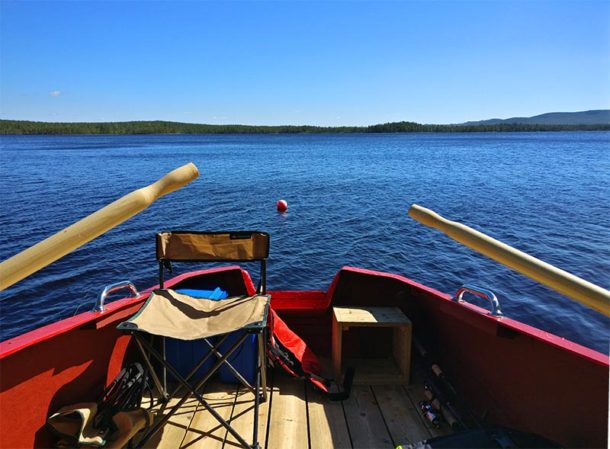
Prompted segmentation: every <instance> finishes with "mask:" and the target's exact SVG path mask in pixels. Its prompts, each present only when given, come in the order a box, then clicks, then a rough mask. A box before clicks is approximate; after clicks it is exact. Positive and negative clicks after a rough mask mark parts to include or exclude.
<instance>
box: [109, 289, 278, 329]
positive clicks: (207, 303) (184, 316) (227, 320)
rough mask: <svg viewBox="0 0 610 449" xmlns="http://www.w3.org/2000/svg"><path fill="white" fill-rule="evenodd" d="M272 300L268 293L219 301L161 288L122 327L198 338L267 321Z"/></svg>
mask: <svg viewBox="0 0 610 449" xmlns="http://www.w3.org/2000/svg"><path fill="white" fill-rule="evenodd" d="M268 303H269V296H268V295H254V296H238V297H233V298H227V299H223V300H222V301H217V300H210V299H203V298H194V297H192V296H189V295H184V294H180V293H177V292H176V291H174V290H171V289H159V290H155V291H153V292H152V293H151V295H150V297H149V298H148V300H147V302H146V304H144V306H143V307H142V309H141V310H140V312H138V313H137V314H136V315H134V316H133V317H132V318H130V319H129V320H127V321H125V322H123V323H121V325H120V328H121V329H123V330H136V331H144V332H148V333H149V334H153V335H160V336H164V337H170V338H177V339H179V340H196V339H199V338H207V337H212V336H214V335H220V334H226V333H228V332H232V331H235V330H238V329H242V328H244V327H245V326H247V325H249V324H253V323H259V322H261V321H263V320H264V318H265V310H266V308H267V304H268Z"/></svg>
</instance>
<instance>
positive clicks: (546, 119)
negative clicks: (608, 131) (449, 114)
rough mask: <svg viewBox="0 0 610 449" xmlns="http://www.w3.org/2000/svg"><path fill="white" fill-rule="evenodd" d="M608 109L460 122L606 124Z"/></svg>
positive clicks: (609, 117) (609, 110)
mask: <svg viewBox="0 0 610 449" xmlns="http://www.w3.org/2000/svg"><path fill="white" fill-rule="evenodd" d="M608 124H610V109H597V110H593V111H582V112H547V113H546V114H540V115H535V116H533V117H512V118H507V119H499V118H492V119H489V120H479V121H475V122H466V123H460V125H464V126H479V125H608Z"/></svg>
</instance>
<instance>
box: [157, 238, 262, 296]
mask: <svg viewBox="0 0 610 449" xmlns="http://www.w3.org/2000/svg"><path fill="white" fill-rule="evenodd" d="M268 257H269V234H268V233H266V232H260V231H222V232H199V231H163V232H159V233H158V234H157V260H158V261H159V285H160V287H161V288H163V268H164V267H165V266H171V265H170V263H171V262H172V261H180V262H229V261H234V262H249V261H260V262H261V282H260V284H259V289H258V290H259V293H263V294H264V293H266V290H267V287H266V282H267V275H266V268H267V263H266V262H267V258H268Z"/></svg>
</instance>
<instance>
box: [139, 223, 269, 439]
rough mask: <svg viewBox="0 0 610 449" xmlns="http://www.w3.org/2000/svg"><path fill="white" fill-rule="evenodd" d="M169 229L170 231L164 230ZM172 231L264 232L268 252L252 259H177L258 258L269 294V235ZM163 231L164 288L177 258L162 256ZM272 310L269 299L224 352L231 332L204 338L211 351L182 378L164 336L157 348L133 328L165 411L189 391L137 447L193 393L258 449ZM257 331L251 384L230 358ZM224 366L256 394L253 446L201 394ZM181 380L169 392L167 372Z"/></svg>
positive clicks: (260, 291)
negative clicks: (261, 312) (160, 371)
mask: <svg viewBox="0 0 610 449" xmlns="http://www.w3.org/2000/svg"><path fill="white" fill-rule="evenodd" d="M165 232H169V231H165ZM171 232H172V233H180V234H199V235H218V234H230V235H231V238H233V236H236V237H235V238H236V239H246V238H249V237H250V238H251V236H252V235H253V234H255V233H256V234H263V235H264V236H266V239H267V240H266V241H267V248H266V254H265V255H264V257H260V258H258V257H253V258H247V259H242V258H217V257H214V258H206V257H203V258H201V259H189V260H183V259H178V260H180V261H181V262H206V261H207V262H229V261H233V262H236V261H239V262H250V261H256V260H259V261H260V263H261V268H260V282H259V285H258V288H257V293H258V294H259V295H266V258H267V257H268V252H269V234H267V233H262V232H259V231H237V232H222V233H220V232H199V231H171ZM162 234H164V233H163V232H161V233H158V234H157V259H158V261H159V286H160V287H161V288H163V285H164V279H163V271H164V268H165V267H168V266H169V267H170V269H171V261H172V260H174V259H167V258H159V257H158V256H159V239H160V236H161V235H162ZM268 310H269V302H268V303H267V306H266V309H265V313H264V318H263V320H262V321H260V322H258V323H253V324H250V325H247V326H245V327H243V328H241V329H240V330H242V331H244V332H243V335H241V336H240V337H239V338H238V339H237V340H236V341H235V342H234V343H233V344H232V345H231V346H230V348H229V349H228V350H227V351H226V352H224V353H222V352H221V351H220V350H219V348H220V347H221V345H222V344H223V343H224V342H225V341H226V339H227V338H228V337H229V335H231V333H227V334H224V335H223V336H222V337H221V338H220V340H219V341H218V342H217V343H216V344H214V343H212V342H211V341H210V340H209V339H208V338H203V339H202V340H203V342H204V343H205V344H206V345H207V347H208V348H209V352H208V353H207V354H205V355H204V356H203V357H202V358H201V359H200V360H199V362H198V363H197V364H196V365H195V366H194V367H193V368H192V370H191V371H190V372H189V374H188V375H187V376H186V377H183V376H182V375H181V374H180V373H179V372H178V371H177V370H176V369H175V368H174V367H173V366H172V365H171V364H170V363H169V362H168V361H167V358H166V353H165V337H161V351H158V350H157V349H156V348H155V346H154V345H153V344H152V342H149V341H147V339H146V338H144V336H143V335H141V333H139V332H135V331H131V332H130V333H131V335H132V336H133V337H134V339H135V341H136V344H137V346H138V348H139V349H140V352H141V354H142V356H143V357H144V361H145V363H146V364H147V366H148V368H149V370H150V373H151V377H152V378H153V382H154V384H155V387H156V389H157V390H158V391H159V394H160V395H161V397H162V398H163V400H164V405H163V408H162V410H164V408H165V403H166V402H167V400H168V399H169V397H171V396H174V395H177V394H178V392H179V391H180V390H181V389H182V388H185V389H186V390H187V392H186V393H185V394H184V396H183V397H182V398H181V399H180V400H179V401H178V402H177V403H176V404H175V405H174V406H173V407H172V408H171V409H170V410H169V412H168V413H167V414H165V415H163V416H162V418H161V419H160V420H158V421H157V422H156V423H155V424H154V426H152V427H151V428H150V429H149V430H148V431H147V432H146V433H145V435H144V436H143V437H142V438H141V439H140V441H139V442H138V443H137V446H136V447H138V448H140V447H143V446H144V445H145V444H146V443H147V442H148V441H149V440H150V438H151V437H152V436H153V435H155V434H156V433H157V432H158V431H159V430H160V429H161V428H162V427H163V426H164V425H165V424H166V423H167V421H168V420H169V419H170V418H171V417H172V416H173V415H174V414H175V413H176V412H177V411H178V410H179V409H180V407H181V406H182V405H183V404H184V402H186V401H187V400H188V399H189V398H190V397H191V396H194V397H195V398H196V399H197V400H198V401H199V402H200V403H201V404H202V405H203V407H205V409H206V410H207V411H209V412H210V414H211V415H212V416H213V417H214V418H215V419H216V420H217V421H218V422H219V423H220V424H221V425H222V426H223V427H225V428H226V429H227V431H228V432H229V433H230V434H231V435H233V436H234V437H235V438H236V440H237V441H238V442H239V443H240V444H241V445H242V446H243V447H246V448H252V449H259V448H260V446H259V443H258V410H259V405H260V403H261V402H265V401H266V400H267V375H266V367H267V348H266V344H267V343H266V342H267V317H268ZM252 334H255V335H256V337H257V351H258V355H257V357H256V358H255V367H254V368H255V382H254V385H250V383H249V382H248V381H247V380H246V379H244V377H243V376H242V375H241V374H240V373H239V372H238V371H237V370H236V369H235V368H234V367H233V366H232V365H231V363H230V362H229V360H228V358H229V357H230V356H231V354H233V353H234V352H235V351H236V350H237V349H238V348H239V347H240V346H241V345H242V344H243V343H244V342H245V341H246V339H247V337H248V336H249V335H252ZM149 355H151V356H152V357H153V358H154V359H156V360H157V361H158V362H159V363H161V365H162V367H163V382H161V380H160V379H159V378H158V376H157V374H156V372H155V370H154V367H153V364H152V362H151V359H150V357H149ZM210 357H216V358H217V360H216V362H215V363H214V365H213V366H212V368H210V370H209V371H208V372H207V373H206V374H204V375H203V376H202V377H201V378H200V379H197V380H193V377H194V375H195V373H196V372H197V371H198V370H199V368H200V367H201V366H203V364H204V363H205V362H206V361H207V360H208V359H209V358H210ZM223 364H224V365H225V366H227V367H228V368H229V370H230V371H231V372H232V373H233V374H234V375H235V377H236V378H237V379H238V380H239V381H240V383H241V384H243V385H244V387H246V388H247V389H248V390H250V391H252V392H253V393H254V428H253V432H252V444H251V445H250V444H249V443H248V442H247V441H246V440H245V439H244V438H243V437H242V436H241V435H240V434H239V433H238V432H237V431H236V430H235V429H233V428H232V427H231V425H230V423H228V422H227V421H226V420H225V419H223V418H222V417H221V416H220V415H219V414H218V413H217V412H216V411H215V410H214V409H213V407H212V406H210V404H209V403H208V402H207V401H206V400H205V399H204V398H203V396H202V394H201V393H200V391H201V389H202V388H203V386H204V385H205V384H206V383H207V382H208V381H209V380H210V378H211V377H212V376H213V374H214V373H215V372H216V371H217V370H218V369H219V368H220V367H221V366H222V365H223ZM168 370H169V373H170V374H171V375H172V376H173V377H174V378H175V379H176V380H177V381H178V386H177V387H176V389H175V390H174V391H173V392H172V393H171V395H170V394H168V390H167V371H168Z"/></svg>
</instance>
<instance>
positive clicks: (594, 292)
mask: <svg viewBox="0 0 610 449" xmlns="http://www.w3.org/2000/svg"><path fill="white" fill-rule="evenodd" d="M409 215H410V216H411V217H412V218H413V219H415V220H416V221H418V222H420V223H422V224H424V225H426V226H430V227H432V228H436V229H438V230H439V231H441V232H443V233H445V234H446V235H448V236H449V237H451V238H452V239H454V240H457V241H458V242H460V243H462V244H464V245H465V246H468V247H469V248H471V249H473V250H475V251H477V252H479V253H481V254H483V255H485V256H487V257H490V258H491V259H494V260H495V261H497V262H500V263H501V264H503V265H506V266H507V267H509V268H512V269H513V270H515V271H518V272H519V273H522V274H524V275H525V276H528V277H530V278H532V279H534V280H535V281H538V282H540V283H541V284H544V285H546V286H547V287H550V288H552V289H554V290H556V291H558V292H559V293H562V294H564V295H566V296H569V297H570V298H572V299H574V300H576V301H578V302H580V303H582V304H584V305H586V306H589V307H591V308H593V309H595V310H597V311H598V312H601V313H603V314H605V315H608V316H610V291H608V290H606V289H603V288H602V287H599V286H598V285H595V284H592V283H591V282H588V281H585V280H584V279H581V278H579V277H577V276H574V275H573V274H570V273H568V272H567V271H564V270H561V269H559V268H557V267H554V266H553V265H550V264H548V263H546V262H543V261H542V260H540V259H537V258H535V257H532V256H530V255H529V254H526V253H524V252H523V251H519V250H518V249H515V248H513V247H511V246H509V245H507V244H505V243H502V242H500V241H498V240H496V239H494V238H492V237H489V236H488V235H485V234H483V233H482V232H479V231H476V230H474V229H472V228H470V227H468V226H465V225H463V224H461V223H458V222H455V221H451V220H447V219H445V218H443V217H441V216H440V215H438V214H437V213H436V212H433V211H431V210H430V209H426V208H424V207H421V206H418V205H417V204H414V205H412V206H411V208H410V209H409Z"/></svg>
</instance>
